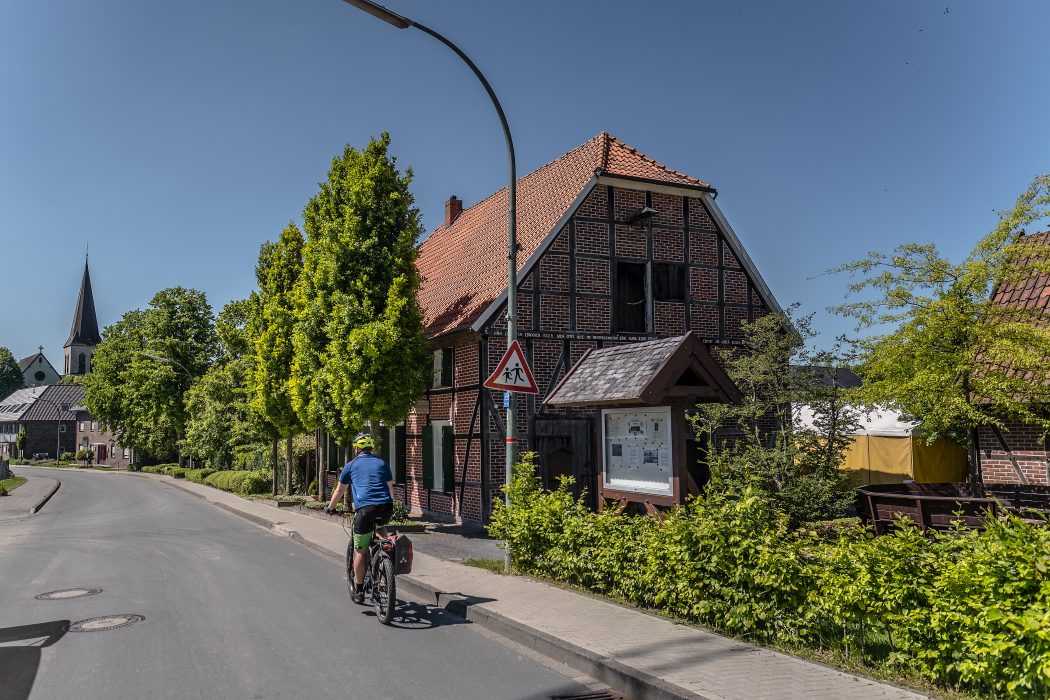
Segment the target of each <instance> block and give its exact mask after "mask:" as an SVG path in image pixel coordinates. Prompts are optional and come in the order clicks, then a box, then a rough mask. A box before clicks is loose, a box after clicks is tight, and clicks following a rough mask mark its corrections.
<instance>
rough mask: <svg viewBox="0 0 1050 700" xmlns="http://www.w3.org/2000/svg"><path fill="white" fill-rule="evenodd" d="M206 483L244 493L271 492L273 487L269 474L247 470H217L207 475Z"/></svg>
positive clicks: (225, 489) (224, 489)
mask: <svg viewBox="0 0 1050 700" xmlns="http://www.w3.org/2000/svg"><path fill="white" fill-rule="evenodd" d="M204 483H205V484H207V485H208V486H214V487H215V488H217V489H222V490H223V491H231V492H233V493H239V494H242V495H248V494H253V493H269V492H270V487H271V481H270V475H269V474H267V473H266V472H257V471H247V470H244V471H242V470H230V471H219V472H215V473H214V474H211V475H210V476H207V477H205V479H204Z"/></svg>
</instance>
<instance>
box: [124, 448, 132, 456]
mask: <svg viewBox="0 0 1050 700" xmlns="http://www.w3.org/2000/svg"><path fill="white" fill-rule="evenodd" d="M124 459H131V450H129V449H128V448H126V447H125V448H124Z"/></svg>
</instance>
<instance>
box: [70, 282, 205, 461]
mask: <svg viewBox="0 0 1050 700" xmlns="http://www.w3.org/2000/svg"><path fill="white" fill-rule="evenodd" d="M216 350H217V338H216V334H215V326H214V320H213V317H212V311H211V307H210V306H209V305H208V302H207V299H206V298H205V296H204V293H203V292H199V291H197V290H195V289H185V288H182V287H173V288H170V289H164V290H161V291H160V292H157V294H155V295H154V297H153V299H152V300H150V308H148V309H146V310H145V311H142V310H138V309H136V310H133V311H129V312H127V313H126V314H124V316H122V317H121V319H120V320H119V321H118V322H117V323H115V324H114V325H113V326H110V327H109V328H107V329H106V330H105V331H103V334H102V342H101V343H99V345H98V346H97V347H96V348H95V353H94V355H93V357H92V371H91V372H90V373H88V374H87V375H85V376H84V379H83V382H82V383H83V386H84V391H85V397H84V400H85V403H86V404H87V406H88V408H89V410H90V411H91V412H92V413H93V414H94V415H95V416H97V417H98V419H99V422H100V423H102V424H103V425H104V426H105V427H106V428H108V429H111V430H115V431H117V432H119V433H120V435H121V438H120V440H121V444H122V445H125V446H127V447H131V448H133V449H135V450H137V451H140V452H144V453H147V454H149V455H152V456H154V457H158V458H170V457H173V456H174V455H175V454H176V451H177V448H178V442H179V439H180V438H181V437H182V436H183V433H184V431H185V424H186V418H187V413H186V405H185V393H186V391H187V390H188V389H189V387H190V385H191V384H192V383H193V381H194V380H195V379H196V378H198V377H200V376H202V375H203V374H204V373H205V372H206V371H207V369H208V367H209V366H210V364H211V362H212V361H213V359H214V358H215V353H216ZM157 358H161V359H157Z"/></svg>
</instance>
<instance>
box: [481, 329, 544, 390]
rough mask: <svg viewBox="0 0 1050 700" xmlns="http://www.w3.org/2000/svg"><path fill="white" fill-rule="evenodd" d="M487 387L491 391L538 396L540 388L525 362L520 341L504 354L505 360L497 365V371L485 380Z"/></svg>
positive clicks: (514, 343)
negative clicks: (499, 390)
mask: <svg viewBox="0 0 1050 700" xmlns="http://www.w3.org/2000/svg"><path fill="white" fill-rule="evenodd" d="M485 386H486V387H488V388H489V389H502V390H503V391H518V392H521V393H523V394H538V393H539V391H540V390H539V387H537V386H536V380H535V379H533V377H532V370H531V369H529V363H528V362H526V361H525V353H523V352H522V351H521V346H520V345H518V341H516V340H515V341H514V342H513V343H511V344H510V347H509V348H507V352H505V353H504V354H503V359H502V360H500V361H499V364H498V365H496V371H495V372H493V373H492V375H491V376H490V377H489V378H488V379H486V380H485Z"/></svg>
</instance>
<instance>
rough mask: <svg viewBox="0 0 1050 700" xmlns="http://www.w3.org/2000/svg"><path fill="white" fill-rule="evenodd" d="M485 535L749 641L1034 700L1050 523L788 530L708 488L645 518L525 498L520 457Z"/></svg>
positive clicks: (532, 562) (1040, 682) (1048, 693)
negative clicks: (887, 530) (939, 529)
mask: <svg viewBox="0 0 1050 700" xmlns="http://www.w3.org/2000/svg"><path fill="white" fill-rule="evenodd" d="M510 496H511V506H510V508H509V509H508V508H507V507H505V506H504V505H503V503H502V502H501V501H499V500H497V501H495V502H494V505H493V516H492V524H491V525H490V527H489V530H490V533H491V534H492V535H493V536H494V537H497V538H499V539H506V540H508V541H509V543H510V546H511V553H512V558H513V561H514V564H515V566H516V568H518V569H519V570H520V571H522V572H524V573H529V574H536V575H540V576H544V577H547V578H552V579H556V580H560V581H565V582H568V583H573V584H576V585H579V586H583V587H586V588H589V589H591V590H594V591H597V592H600V593H605V594H610V595H613V596H617V597H620V598H622V599H625V600H627V601H629V602H632V603H635V604H638V605H640V606H644V607H649V608H655V609H659V610H661V611H663V612H665V613H667V614H670V615H672V616H675V617H678V618H683V619H686V620H691V621H695V622H699V623H703V624H705V625H708V626H710V627H713V628H716V629H718V630H721V631H723V632H726V633H729V634H732V635H735V636H738V637H741V638H744V639H749V640H754V641H758V642H763V643H772V644H784V645H789V646H797V645H799V644H802V645H803V646H808V647H810V648H813V649H821V650H825V651H827V650H830V651H832V652H833V653H836V654H838V655H839V656H840V657H842V658H848V659H850V660H851V661H861V662H862V663H865V664H868V665H869V666H872V667H876V668H882V669H886V670H889V671H893V672H895V673H904V674H908V675H911V676H912V677H916V678H921V679H925V680H928V681H932V682H934V683H938V684H941V685H944V686H950V687H959V688H963V689H967V690H972V691H975V692H978V693H982V694H989V695H993V696H996V697H1016V698H1044V697H1050V527H1047V523H1036V524H1033V523H1030V522H1026V521H1024V520H1020V519H1018V518H1014V517H1010V516H1007V517H1005V518H1003V519H1001V520H992V521H991V522H990V523H989V524H988V527H987V528H986V529H985V530H984V531H983V532H977V531H972V530H963V529H961V528H960V529H959V530H957V531H953V532H949V533H943V534H934V533H929V534H924V533H923V532H921V531H919V530H918V529H917V528H916V527H914V526H910V525H908V523H907V522H906V521H905V522H903V523H902V524H901V526H900V527H899V528H897V530H896V531H895V532H894V533H893V534H890V535H885V536H882V537H874V536H873V535H872V534H871V533H870V532H869V531H868V530H867V529H865V528H863V527H861V526H860V525H858V524H841V525H840V526H839V527H837V528H828V529H808V530H807V529H800V530H790V529H789V528H788V526H787V520H786V518H785V517H784V516H783V515H782V514H780V513H778V512H777V511H776V510H775V509H774V508H773V506H772V505H771V504H770V503H769V502H768V501H767V500H766V499H765V498H763V497H762V496H761V495H759V494H758V493H756V492H746V493H745V494H744V495H743V496H741V497H738V498H729V497H725V496H721V495H718V494H711V495H709V496H708V497H707V498H705V499H703V500H697V501H694V502H692V503H690V504H689V505H687V506H683V507H679V508H675V509H672V510H670V511H668V512H667V513H666V518H665V519H664V520H663V521H662V522H661V521H659V520H657V519H655V518H652V517H632V516H626V515H621V514H619V513H618V512H617V511H616V510H615V509H613V508H606V509H605V510H604V511H602V512H600V513H593V512H591V511H590V510H589V509H588V508H587V507H586V506H585V505H584V504H583V502H582V501H578V500H574V499H573V496H572V494H571V493H570V492H569V490H568V488H567V485H566V484H563V485H562V487H561V488H559V489H557V490H555V491H553V492H550V491H544V490H543V489H542V488H540V485H539V480H538V479H537V477H536V475H535V469H534V467H533V465H532V463H531V461H530V458H529V457H528V456H526V458H525V461H524V462H523V463H522V464H520V465H518V466H517V467H516V468H515V475H514V478H513V481H512V483H511V486H510Z"/></svg>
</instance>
